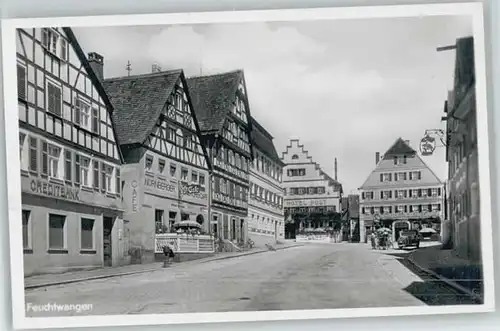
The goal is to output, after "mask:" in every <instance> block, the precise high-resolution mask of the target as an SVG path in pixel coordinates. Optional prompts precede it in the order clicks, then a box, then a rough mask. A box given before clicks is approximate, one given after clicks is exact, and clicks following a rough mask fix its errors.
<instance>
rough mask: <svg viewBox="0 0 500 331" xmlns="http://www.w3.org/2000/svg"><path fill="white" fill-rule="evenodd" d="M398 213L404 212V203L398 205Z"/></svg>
mask: <svg viewBox="0 0 500 331" xmlns="http://www.w3.org/2000/svg"><path fill="white" fill-rule="evenodd" d="M395 211H396V213H403V212H404V211H405V206H403V205H399V206H396V210H395Z"/></svg>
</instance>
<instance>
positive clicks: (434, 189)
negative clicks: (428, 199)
mask: <svg viewBox="0 0 500 331" xmlns="http://www.w3.org/2000/svg"><path fill="white" fill-rule="evenodd" d="M431 194H432V196H433V197H437V196H438V195H439V190H438V188H433V189H432V190H431Z"/></svg>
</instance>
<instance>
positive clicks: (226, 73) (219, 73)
mask: <svg viewBox="0 0 500 331" xmlns="http://www.w3.org/2000/svg"><path fill="white" fill-rule="evenodd" d="M239 72H243V69H234V70H230V71H224V72H218V73H215V74H211V75H197V76H189V77H186V79H197V78H210V77H215V76H223V75H228V74H234V73H239Z"/></svg>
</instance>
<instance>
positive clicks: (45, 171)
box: [42, 141, 49, 175]
mask: <svg viewBox="0 0 500 331" xmlns="http://www.w3.org/2000/svg"><path fill="white" fill-rule="evenodd" d="M47 152H48V145H47V142H45V141H43V142H42V174H44V175H47V174H48V171H49V159H48V155H47Z"/></svg>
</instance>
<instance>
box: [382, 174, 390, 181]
mask: <svg viewBox="0 0 500 331" xmlns="http://www.w3.org/2000/svg"><path fill="white" fill-rule="evenodd" d="M381 178H382V182H390V181H391V180H392V174H391V173H385V174H382V175H381Z"/></svg>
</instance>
